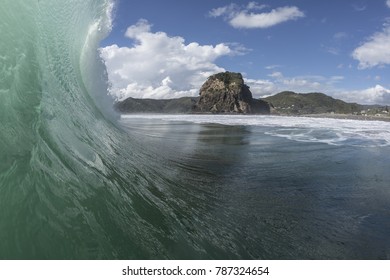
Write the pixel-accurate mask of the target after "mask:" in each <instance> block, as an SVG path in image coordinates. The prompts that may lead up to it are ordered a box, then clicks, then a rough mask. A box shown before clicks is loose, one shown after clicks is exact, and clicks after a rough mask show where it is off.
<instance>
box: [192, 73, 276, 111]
mask: <svg viewBox="0 0 390 280" xmlns="http://www.w3.org/2000/svg"><path fill="white" fill-rule="evenodd" d="M199 95H200V98H199V101H198V103H197V110H198V111H200V112H211V113H243V114H269V113H270V107H269V105H268V103H267V102H264V101H262V100H255V99H253V98H252V93H251V91H250V90H249V87H248V86H247V85H245V84H244V80H243V78H242V75H241V74H240V73H232V72H225V73H218V74H215V75H212V76H210V77H209V78H208V79H207V81H206V82H205V83H204V84H203V86H202V87H201V89H200V92H199Z"/></svg>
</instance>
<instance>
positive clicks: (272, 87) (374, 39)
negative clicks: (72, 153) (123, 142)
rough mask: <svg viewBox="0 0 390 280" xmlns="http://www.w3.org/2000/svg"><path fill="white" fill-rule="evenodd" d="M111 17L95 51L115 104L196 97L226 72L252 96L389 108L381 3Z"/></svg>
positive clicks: (119, 9)
mask: <svg viewBox="0 0 390 280" xmlns="http://www.w3.org/2000/svg"><path fill="white" fill-rule="evenodd" d="M113 18H114V25H113V30H112V32H111V34H110V35H109V37H108V38H107V39H106V40H104V41H103V42H102V44H101V45H102V47H103V48H102V49H101V52H102V57H103V58H104V59H105V61H106V65H107V68H108V73H109V78H110V81H111V83H112V93H113V95H115V96H116V97H117V98H119V99H124V98H126V97H129V96H131V97H138V98H175V97H180V96H188V95H192V96H196V95H197V94H198V90H199V88H200V86H201V84H202V83H203V82H204V81H205V79H206V78H207V77H208V76H209V75H211V74H213V73H216V72H219V71H225V70H226V71H232V72H241V73H242V74H243V75H244V77H245V81H246V83H247V84H248V85H249V86H250V87H251V91H252V93H253V95H254V96H255V97H261V96H267V95H271V94H275V93H277V92H280V91H282V90H293V91H297V92H314V91H318V92H324V93H326V94H329V95H332V96H334V97H336V98H341V99H344V100H346V101H354V102H359V103H367V104H370V103H383V104H385V103H386V104H390V75H389V74H390V71H389V64H390V1H388V0H356V1H355V0H328V1H313V0H296V1H283V0H264V1H224V0H197V1H179V0H142V1H140V0H131V1H130V0H119V1H117V3H116V7H115V11H114V17H113Z"/></svg>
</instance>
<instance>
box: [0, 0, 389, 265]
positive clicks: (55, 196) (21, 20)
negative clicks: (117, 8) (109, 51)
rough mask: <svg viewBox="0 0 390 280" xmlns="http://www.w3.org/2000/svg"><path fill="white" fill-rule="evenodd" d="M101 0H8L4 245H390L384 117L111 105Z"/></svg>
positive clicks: (85, 252)
mask: <svg viewBox="0 0 390 280" xmlns="http://www.w3.org/2000/svg"><path fill="white" fill-rule="evenodd" d="M112 8H113V3H112V2H111V1H109V0H84V1H78V0H68V1H60V0H51V1H43V0H37V1H24V0H3V1H2V9H1V10H0V35H1V38H2V40H1V41H0V49H1V53H0V259H389V258H390V237H389V236H390V222H389V221H390V219H389V215H390V203H389V202H390V189H389V179H390V174H389V172H388V170H389V167H390V166H389V165H390V163H389V152H390V151H389V149H390V148H389V134H390V132H389V131H390V127H389V123H385V122H358V121H341V120H338V121H336V120H330V119H304V118H282V117H245V116H195V115H192V116H189V115H187V116H163V115H149V116H146V115H143V116H141V115H139V116H123V117H122V118H119V117H118V116H115V113H113V112H112V111H111V109H110V108H111V106H110V102H111V100H110V99H109V97H108V95H107V94H108V88H109V84H108V81H107V74H106V72H105V67H104V62H103V61H102V60H101V59H100V56H99V52H98V46H99V42H100V41H101V40H102V39H103V38H104V36H106V35H107V34H108V32H109V31H110V29H111V12H112Z"/></svg>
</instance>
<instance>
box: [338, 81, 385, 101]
mask: <svg viewBox="0 0 390 280" xmlns="http://www.w3.org/2000/svg"><path fill="white" fill-rule="evenodd" d="M337 95H338V96H339V97H340V98H341V99H343V100H345V101H348V102H357V103H360V104H380V105H389V104H390V89H388V88H385V87H383V86H381V85H376V86H374V87H371V88H367V89H363V90H353V91H342V92H339V93H338V94H337Z"/></svg>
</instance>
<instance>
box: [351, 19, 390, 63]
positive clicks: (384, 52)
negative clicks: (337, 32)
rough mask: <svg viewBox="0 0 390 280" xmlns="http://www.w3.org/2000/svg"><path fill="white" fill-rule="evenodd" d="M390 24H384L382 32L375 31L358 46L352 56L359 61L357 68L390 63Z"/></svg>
mask: <svg viewBox="0 0 390 280" xmlns="http://www.w3.org/2000/svg"><path fill="white" fill-rule="evenodd" d="M389 46H390V26H389V25H385V27H384V28H383V30H382V32H377V33H375V34H374V35H373V36H371V38H369V39H368V40H367V41H366V42H364V43H363V44H362V45H361V46H360V47H358V48H357V49H355V50H354V51H353V53H352V57H353V58H354V59H356V60H358V61H359V68H360V69H365V68H372V67H375V66H383V65H385V64H390V48H389Z"/></svg>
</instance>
